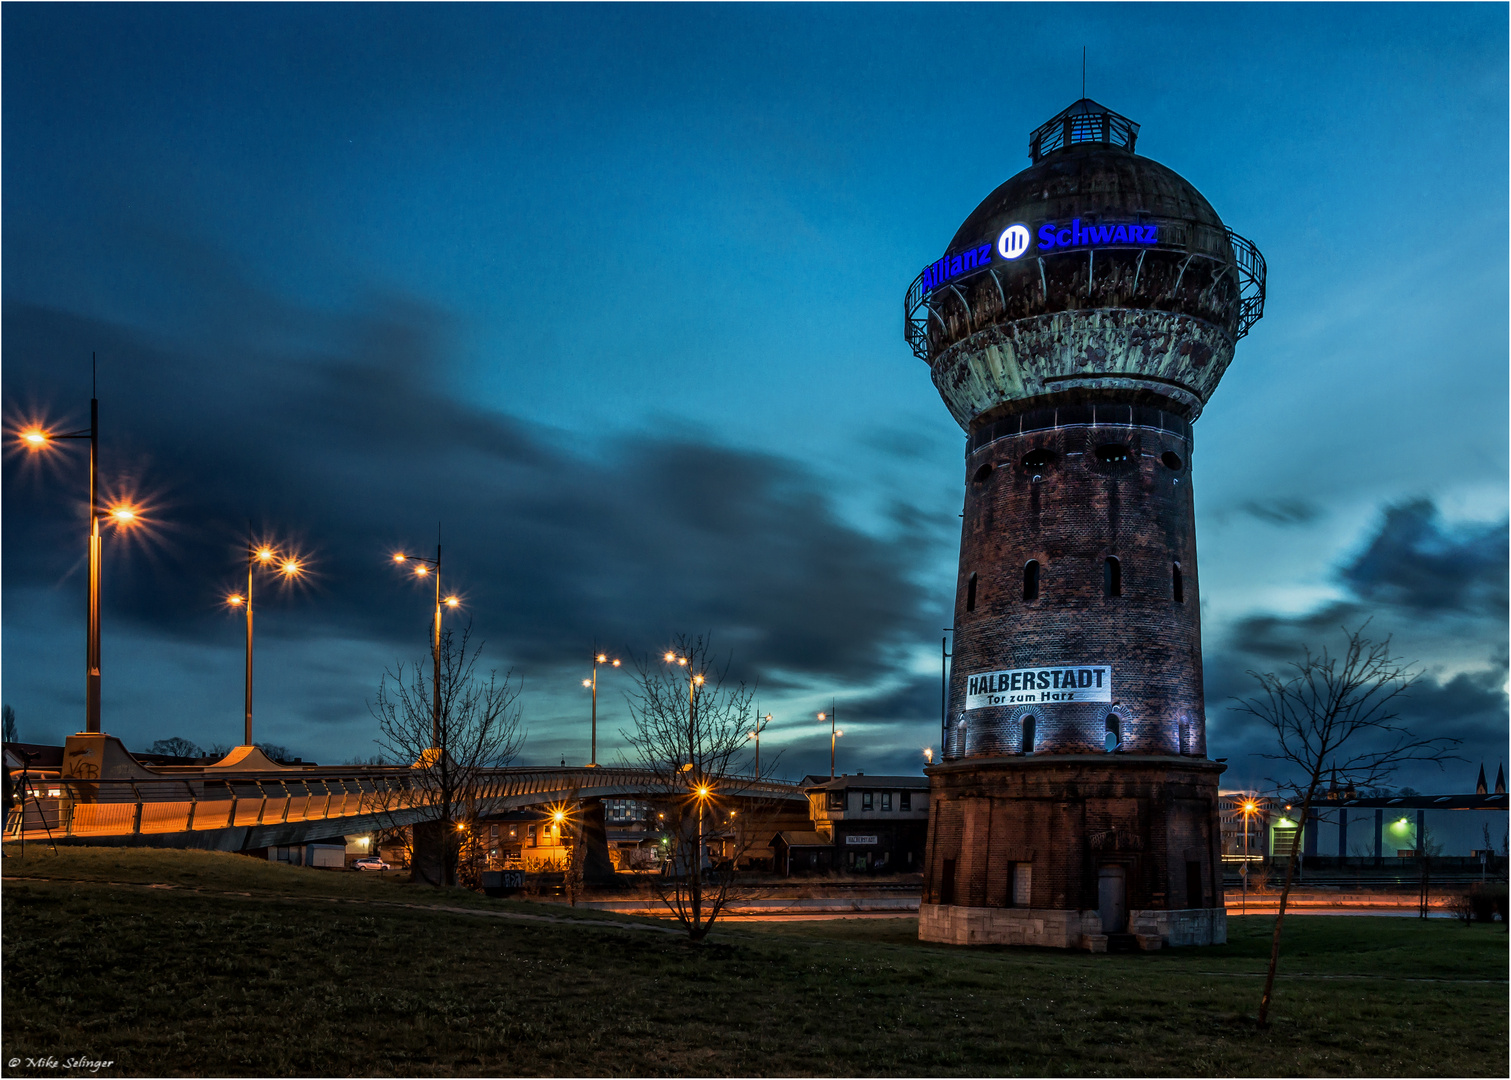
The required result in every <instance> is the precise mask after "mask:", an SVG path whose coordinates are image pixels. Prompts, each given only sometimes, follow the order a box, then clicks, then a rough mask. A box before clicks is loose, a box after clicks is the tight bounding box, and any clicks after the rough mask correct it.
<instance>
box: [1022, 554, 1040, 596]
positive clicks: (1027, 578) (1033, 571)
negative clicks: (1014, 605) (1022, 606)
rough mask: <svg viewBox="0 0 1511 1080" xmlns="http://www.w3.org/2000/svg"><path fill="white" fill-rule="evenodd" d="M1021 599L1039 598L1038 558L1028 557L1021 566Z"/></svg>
mask: <svg viewBox="0 0 1511 1080" xmlns="http://www.w3.org/2000/svg"><path fill="white" fill-rule="evenodd" d="M1023 599H1025V600H1037V599H1039V560H1037V559H1029V560H1028V562H1027V563H1026V564H1025V565H1024V567H1023Z"/></svg>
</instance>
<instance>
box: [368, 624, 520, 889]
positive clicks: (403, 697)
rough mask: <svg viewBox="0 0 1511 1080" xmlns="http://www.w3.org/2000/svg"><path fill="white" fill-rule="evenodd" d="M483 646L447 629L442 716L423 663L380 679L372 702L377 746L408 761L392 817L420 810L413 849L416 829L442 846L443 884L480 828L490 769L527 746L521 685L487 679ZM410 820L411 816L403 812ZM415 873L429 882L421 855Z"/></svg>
mask: <svg viewBox="0 0 1511 1080" xmlns="http://www.w3.org/2000/svg"><path fill="white" fill-rule="evenodd" d="M481 652H482V645H481V643H479V644H478V645H477V646H475V647H474V646H473V645H472V627H471V625H470V624H469V625H468V626H467V627H466V628H465V629H464V630H463V631H462V634H461V638H460V640H458V639H457V638H456V637H455V636H454V635H453V632H452V631H450V630H448V631H446V633H445V634H444V635H442V637H441V655H440V683H441V687H440V712H439V716H436V715H435V714H434V712H433V709H434V702H433V699H432V687H431V686H430V684H429V683H428V681H427V679H426V674H427V673H426V670H425V669H426V667H427V666H428V665H427V664H425V663H424V662H423V661H421V662H416V663H412V664H407V665H406V664H404V663H398V664H396V665H395V666H394V667H393V668H391V669H387V670H385V671H384V672H383V675H382V677H381V678H380V679H379V680H378V693H377V699H376V700H375V701H373V702H371V703H370V704H369V705H368V709H369V710H370V711H371V712H372V714H373V717H374V719H376V720H377V721H378V738H377V739H375V740H374V741H375V742H376V743H377V744H378V746H379V748H380V750H381V751H382V755H383V757H385V758H387V759H389V760H391V761H398V762H410V763H412V764H411V767H410V772H409V779H410V789H409V790H408V791H407V792H406V793H405V797H404V798H403V800H402V801H399V800H395V801H394V802H393V804H392V805H391V806H390V808H389V812H390V816H393V814H394V812H395V811H397V810H398V809H400V808H402V809H404V810H406V811H413V810H414V809H415V808H416V807H419V808H420V813H419V816H418V818H417V819H415V820H414V823H413V833H412V836H413V840H414V841H415V843H414V844H413V846H412V848H411V851H412V853H413V855H415V856H417V855H418V854H419V851H420V849H421V844H420V843H418V840H419V836H418V835H414V834H418V833H419V832H422V831H426V830H427V829H428V831H429V832H430V833H431V839H432V841H433V842H434V844H435V845H436V846H437V848H438V852H437V854H438V857H439V859H440V880H439V881H434V882H432V884H445V885H454V884H456V880H457V862H458V858H459V855H460V853H461V848H462V843H463V840H464V839H465V837H466V835H470V834H471V833H472V832H473V831H475V828H476V824H477V818H478V811H479V801H480V797H481V793H482V791H483V788H484V782H485V779H486V777H485V773H486V770H489V769H495V768H500V767H502V766H505V765H507V764H509V763H510V762H511V761H513V760H514V758H515V756H516V755H518V753H519V751H520V747H521V746H522V745H523V744H524V733H523V732H522V731H521V730H520V710H519V705H518V699H519V693H520V689H521V684H520V683H517V682H516V681H515V679H514V673H513V671H512V670H511V671H508V672H506V673H505V674H504V676H503V678H502V679H500V678H499V675H498V672H497V671H496V670H493V671H490V672H489V673H488V674H487V676H486V678H485V677H484V676H483V675H482V674H480V673H479V672H478V671H477V670H476V669H477V661H478V657H479V656H480V655H481ZM405 816H410V815H409V814H407V813H406V815H405ZM410 865H411V866H412V867H414V868H415V876H416V877H420V878H424V877H425V873H424V868H422V867H421V866H420V860H419V859H418V858H416V857H412V858H411V859H410Z"/></svg>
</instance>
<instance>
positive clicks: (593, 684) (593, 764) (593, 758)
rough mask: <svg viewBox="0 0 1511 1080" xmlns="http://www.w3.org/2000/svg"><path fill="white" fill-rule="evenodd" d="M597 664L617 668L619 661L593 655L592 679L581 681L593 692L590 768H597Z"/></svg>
mask: <svg viewBox="0 0 1511 1080" xmlns="http://www.w3.org/2000/svg"><path fill="white" fill-rule="evenodd" d="M599 664H608V665H609V666H610V667H618V666H619V661H618V660H610V659H609V658H608V656H607V655H605V654H604V653H601V652H595V653H593V677H592V678H591V679H583V680H582V685H583V686H586V687H589V688H591V689H592V691H593V741H592V743H591V748H590V753H589V756H588V766H589V767H590V768H597V767H598V665H599Z"/></svg>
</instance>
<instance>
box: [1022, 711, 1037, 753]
mask: <svg viewBox="0 0 1511 1080" xmlns="http://www.w3.org/2000/svg"><path fill="white" fill-rule="evenodd" d="M1034 727H1035V724H1034V718H1033V717H1032V716H1025V717H1024V718H1023V752H1024V753H1025V754H1032V753H1033V752H1034Z"/></svg>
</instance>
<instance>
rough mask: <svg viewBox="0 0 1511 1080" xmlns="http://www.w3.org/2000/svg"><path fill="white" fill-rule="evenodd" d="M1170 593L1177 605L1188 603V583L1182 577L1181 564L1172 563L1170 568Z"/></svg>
mask: <svg viewBox="0 0 1511 1080" xmlns="http://www.w3.org/2000/svg"><path fill="white" fill-rule="evenodd" d="M1170 593H1171V595H1173V596H1174V597H1175V602H1176V603H1177V604H1184V603H1185V602H1186V583H1185V581H1184V580H1183V579H1182V578H1181V576H1180V563H1172V564H1171V566H1170Z"/></svg>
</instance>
